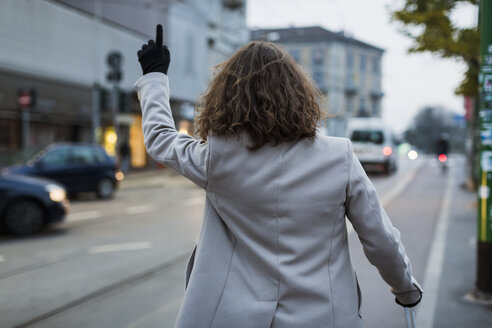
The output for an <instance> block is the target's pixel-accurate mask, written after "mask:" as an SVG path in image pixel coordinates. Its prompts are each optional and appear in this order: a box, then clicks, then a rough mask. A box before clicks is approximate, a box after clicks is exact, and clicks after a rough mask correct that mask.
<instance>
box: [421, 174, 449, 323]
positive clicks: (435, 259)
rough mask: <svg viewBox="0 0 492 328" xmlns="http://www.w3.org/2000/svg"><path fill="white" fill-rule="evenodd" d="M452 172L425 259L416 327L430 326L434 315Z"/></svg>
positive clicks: (446, 227) (444, 248)
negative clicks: (421, 294)
mask: <svg viewBox="0 0 492 328" xmlns="http://www.w3.org/2000/svg"><path fill="white" fill-rule="evenodd" d="M453 186H454V174H453V170H450V171H449V172H448V180H447V182H446V192H445V194H444V200H443V202H442V206H441V212H440V213H439V218H438V222H437V226H436V232H435V233H434V242H433V243H432V247H431V252H430V255H429V258H428V259H427V266H426V267H425V275H424V283H423V289H424V293H425V294H424V297H423V298H422V303H421V304H420V305H419V308H418V310H417V325H416V326H417V327H419V328H432V327H433V325H434V315H435V312H436V305H437V295H438V292H439V281H440V280H441V273H442V265H443V261H444V252H445V250H446V233H447V230H448V222H449V208H450V205H451V199H452V195H453Z"/></svg>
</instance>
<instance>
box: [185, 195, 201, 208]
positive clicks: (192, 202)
mask: <svg viewBox="0 0 492 328" xmlns="http://www.w3.org/2000/svg"><path fill="white" fill-rule="evenodd" d="M183 204H184V206H198V205H203V204H205V196H199V197H193V198H188V199H187V200H185V201H184V203H183Z"/></svg>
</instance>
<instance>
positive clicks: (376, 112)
mask: <svg viewBox="0 0 492 328" xmlns="http://www.w3.org/2000/svg"><path fill="white" fill-rule="evenodd" d="M372 116H380V113H379V100H378V99H373V100H372Z"/></svg>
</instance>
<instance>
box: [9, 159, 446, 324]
mask: <svg viewBox="0 0 492 328" xmlns="http://www.w3.org/2000/svg"><path fill="white" fill-rule="evenodd" d="M371 179H372V180H373V182H374V183H375V185H376V188H377V189H378V192H379V194H380V198H381V201H382V202H383V204H384V206H385V208H386V209H387V212H388V214H389V216H390V218H391V219H392V221H393V223H394V225H395V226H396V227H397V228H398V229H399V230H400V231H401V232H402V239H403V242H404V243H405V245H406V248H407V252H408V254H409V256H410V259H411V260H412V264H413V269H414V273H415V276H416V277H417V279H420V280H422V278H423V274H424V271H425V266H426V263H427V258H428V250H429V247H430V245H431V243H432V239H433V233H434V227H435V224H436V222H437V218H438V215H439V211H440V208H441V202H442V197H443V194H444V191H445V186H446V179H447V175H442V174H440V171H439V168H438V167H437V166H436V165H435V162H434V159H428V158H424V159H419V160H417V161H409V160H403V161H401V162H400V170H399V171H398V172H396V173H394V174H393V175H391V176H388V177H387V176H378V175H374V176H371ZM203 204H204V192H203V191H201V190H200V189H199V188H198V187H196V186H194V185H193V184H192V183H191V182H188V181H187V180H185V179H183V178H181V177H178V176H175V175H172V174H169V172H166V171H161V172H158V173H151V174H149V173H145V174H136V175H134V176H132V177H129V178H128V179H127V180H126V181H124V183H123V185H122V188H121V190H120V191H119V192H118V194H117V195H116V197H115V199H113V200H111V201H98V200H95V199H92V198H90V197H85V198H81V199H77V200H74V201H73V202H72V208H71V213H70V215H69V216H68V218H67V221H66V222H65V223H63V224H61V225H59V226H56V227H54V228H52V229H49V230H47V231H44V232H43V233H41V234H39V235H37V236H35V237H29V238H21V239H18V238H10V237H8V236H0V238H1V241H0V327H1V328H4V327H5V328H10V327H50V328H52V327H64V328H65V327H97V328H101V327H123V328H130V327H132V328H133V327H135V328H136V327H173V326H174V321H175V319H176V315H177V311H178V309H179V305H180V302H181V300H182V297H183V292H184V267H185V264H186V261H187V258H188V256H189V253H190V251H191V250H192V248H193V246H194V245H195V243H196V240H197V238H198V234H199V232H200V225H201V216H202V211H203ZM350 246H351V250H352V261H353V263H354V266H355V267H356V269H357V272H358V277H359V282H360V284H361V288H362V294H363V296H362V297H363V301H362V304H363V305H362V315H363V317H364V318H365V320H366V326H367V327H368V328H371V327H374V328H376V327H378V328H380V327H403V310H402V309H401V308H400V307H399V306H397V305H396V304H395V303H394V300H393V296H392V294H391V293H390V292H389V287H388V286H387V285H385V283H384V282H383V281H382V280H381V278H380V277H379V276H378V274H377V271H376V270H375V269H374V268H373V267H372V266H371V265H370V264H369V263H368V262H367V260H366V259H365V257H364V256H363V253H362V250H361V247H360V244H359V242H358V240H357V237H356V234H355V233H353V232H351V234H350Z"/></svg>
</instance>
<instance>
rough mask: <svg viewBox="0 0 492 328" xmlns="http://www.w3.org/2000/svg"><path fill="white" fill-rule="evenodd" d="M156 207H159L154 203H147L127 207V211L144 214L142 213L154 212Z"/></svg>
mask: <svg viewBox="0 0 492 328" xmlns="http://www.w3.org/2000/svg"><path fill="white" fill-rule="evenodd" d="M156 208H157V207H156V206H155V205H153V204H145V205H138V206H131V207H127V208H125V212H126V213H128V214H142V213H148V212H152V211H154V210H155V209H156Z"/></svg>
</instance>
